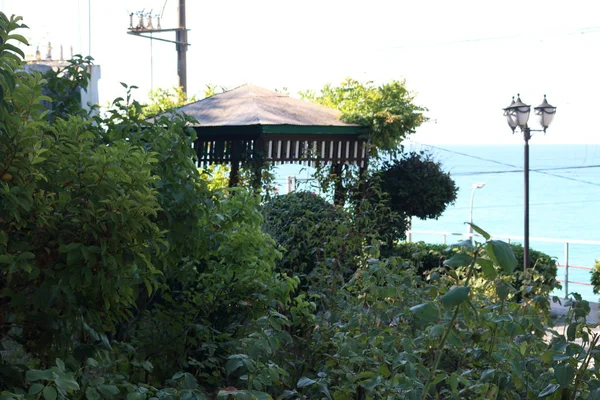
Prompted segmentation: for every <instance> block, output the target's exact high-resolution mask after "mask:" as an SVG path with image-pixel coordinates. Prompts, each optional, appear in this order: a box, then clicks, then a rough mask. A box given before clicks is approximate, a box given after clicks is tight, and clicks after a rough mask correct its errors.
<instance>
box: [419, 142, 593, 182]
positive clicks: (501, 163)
mask: <svg viewBox="0 0 600 400" xmlns="http://www.w3.org/2000/svg"><path fill="white" fill-rule="evenodd" d="M411 142H412V143H415V144H418V145H420V146H426V147H430V148H432V149H436V150H442V151H446V152H448V153H453V154H458V155H460V156H464V157H469V158H474V159H477V160H481V161H487V162H491V163H494V164H499V165H504V166H506V167H512V168H519V167H518V166H517V165H514V164H508V163H504V162H501V161H497V160H492V159H490V158H484V157H479V156H474V155H472V154H467V153H462V152H460V151H454V150H449V149H445V148H443V147H437V146H433V145H430V144H423V143H419V142H415V141H413V140H411ZM521 171H523V170H521ZM530 171H533V172H537V173H538V174H544V175H549V176H554V177H556V178H562V179H566V180H569V181H574V182H579V183H585V184H588V185H592V186H598V187H600V183H596V182H590V181H584V180H583V179H577V178H572V177H570V176H564V175H558V174H553V173H551V172H546V171H545V170H535V169H533V170H530Z"/></svg>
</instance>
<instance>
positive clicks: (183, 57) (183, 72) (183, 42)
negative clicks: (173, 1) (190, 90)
mask: <svg viewBox="0 0 600 400" xmlns="http://www.w3.org/2000/svg"><path fill="white" fill-rule="evenodd" d="M175 46H177V75H179V86H180V87H182V88H183V92H184V93H186V94H187V47H188V42H187V29H186V27H185V0H179V29H178V30H177V43H176V44H175Z"/></svg>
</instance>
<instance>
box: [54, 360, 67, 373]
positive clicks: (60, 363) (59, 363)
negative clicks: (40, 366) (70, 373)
mask: <svg viewBox="0 0 600 400" xmlns="http://www.w3.org/2000/svg"><path fill="white" fill-rule="evenodd" d="M55 362H56V366H57V367H58V369H59V370H60V372H65V363H64V362H63V360H61V359H60V358H57V359H56V360H55Z"/></svg>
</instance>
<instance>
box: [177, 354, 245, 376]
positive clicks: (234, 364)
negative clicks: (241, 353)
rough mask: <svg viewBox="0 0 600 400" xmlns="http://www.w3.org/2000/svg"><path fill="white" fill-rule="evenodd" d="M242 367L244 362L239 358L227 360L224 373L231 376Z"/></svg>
mask: <svg viewBox="0 0 600 400" xmlns="http://www.w3.org/2000/svg"><path fill="white" fill-rule="evenodd" d="M243 366H244V360H241V359H239V358H230V359H229V360H227V363H225V371H226V372H227V375H231V373H232V372H233V371H235V370H236V369H238V368H241V367H243ZM173 379H177V378H173Z"/></svg>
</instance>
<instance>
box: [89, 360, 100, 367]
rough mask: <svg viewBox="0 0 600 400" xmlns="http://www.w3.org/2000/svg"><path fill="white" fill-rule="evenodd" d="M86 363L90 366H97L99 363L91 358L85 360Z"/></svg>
mask: <svg viewBox="0 0 600 400" xmlns="http://www.w3.org/2000/svg"><path fill="white" fill-rule="evenodd" d="M86 364H87V365H89V366H90V367H97V366H98V365H99V364H98V361H96V360H94V359H93V358H88V359H87V360H86Z"/></svg>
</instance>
